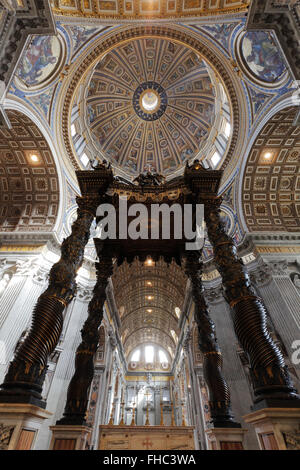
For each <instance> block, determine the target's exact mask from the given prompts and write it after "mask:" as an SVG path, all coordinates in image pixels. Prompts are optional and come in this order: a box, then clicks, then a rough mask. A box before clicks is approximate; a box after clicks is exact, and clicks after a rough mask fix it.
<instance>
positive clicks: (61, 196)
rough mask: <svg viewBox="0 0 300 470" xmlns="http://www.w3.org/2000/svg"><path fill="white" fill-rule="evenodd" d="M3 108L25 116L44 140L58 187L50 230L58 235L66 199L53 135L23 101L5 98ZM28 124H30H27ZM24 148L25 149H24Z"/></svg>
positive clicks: (61, 170) (60, 164)
mask: <svg viewBox="0 0 300 470" xmlns="http://www.w3.org/2000/svg"><path fill="white" fill-rule="evenodd" d="M4 108H5V111H6V113H8V114H9V113H10V112H13V111H15V112H17V113H19V114H20V115H24V116H25V117H27V118H28V119H29V120H30V122H31V123H32V125H33V126H34V127H35V128H37V129H38V131H39V134H40V135H41V137H40V138H41V140H42V141H43V142H44V143H43V144H42V145H43V146H44V147H43V149H42V150H48V151H49V152H50V154H51V158H53V162H54V163H53V168H54V169H55V178H56V180H57V189H58V191H57V192H58V200H57V211H56V215H55V221H54V224H52V228H51V231H52V232H54V233H56V234H57V236H58V237H59V234H60V230H61V227H62V221H63V213H64V210H63V209H64V203H65V199H66V190H65V184H64V181H65V177H64V175H63V168H62V159H61V158H59V155H58V152H57V148H56V145H55V143H54V141H53V136H52V134H51V131H50V129H49V127H48V126H47V125H46V124H45V123H44V122H43V120H41V119H40V116H39V115H37V114H36V113H35V112H34V111H33V110H31V109H30V110H29V109H28V107H26V106H25V105H24V104H23V103H20V102H19V101H16V100H14V99H9V98H7V99H5V101H4ZM29 125H30V124H29ZM24 150H25V149H24ZM29 150H30V149H29ZM49 176H50V173H49Z"/></svg>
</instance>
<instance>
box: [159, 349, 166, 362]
mask: <svg viewBox="0 0 300 470" xmlns="http://www.w3.org/2000/svg"><path fill="white" fill-rule="evenodd" d="M158 354H159V361H160V362H165V363H167V362H169V361H168V358H167V355H166V353H165V352H164V351H163V350H162V349H160V350H159V353H158Z"/></svg>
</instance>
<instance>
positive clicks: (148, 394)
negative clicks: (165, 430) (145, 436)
mask: <svg viewBox="0 0 300 470" xmlns="http://www.w3.org/2000/svg"><path fill="white" fill-rule="evenodd" d="M145 397H146V406H147V408H146V422H145V426H149V425H150V421H149V399H148V397H151V393H149V392H147V393H145Z"/></svg>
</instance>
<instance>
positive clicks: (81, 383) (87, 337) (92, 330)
mask: <svg viewBox="0 0 300 470" xmlns="http://www.w3.org/2000/svg"><path fill="white" fill-rule="evenodd" d="M96 270H97V281H96V284H95V287H94V290H93V297H92V300H91V301H90V303H89V306H88V317H87V320H86V321H85V323H84V325H83V328H82V330H81V336H82V341H81V343H80V345H79V346H78V348H77V351H76V358H75V373H74V375H73V377H72V379H71V382H70V384H69V387H68V394H67V403H66V407H65V411H64V416H63V418H62V419H61V420H59V421H58V422H57V424H59V425H63V424H64V425H65V424H68V425H85V424H86V421H85V415H86V411H87V407H88V398H89V390H90V385H91V383H92V380H93V377H94V357H95V354H96V352H97V348H98V344H99V337H100V325H101V322H102V318H103V307H104V302H105V300H106V293H105V290H106V287H107V284H108V280H109V278H110V276H111V275H112V272H113V261H112V256H111V255H110V254H109V253H107V252H106V253H105V254H103V255H102V256H101V258H100V263H96Z"/></svg>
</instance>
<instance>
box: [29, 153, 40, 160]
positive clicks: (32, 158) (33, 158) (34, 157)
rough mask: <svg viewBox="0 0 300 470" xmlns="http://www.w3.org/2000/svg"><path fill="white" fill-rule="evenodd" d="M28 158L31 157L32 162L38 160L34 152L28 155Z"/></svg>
mask: <svg viewBox="0 0 300 470" xmlns="http://www.w3.org/2000/svg"><path fill="white" fill-rule="evenodd" d="M30 158H31V160H32V161H33V162H38V161H39V157H38V156H37V155H35V154H31V155H30Z"/></svg>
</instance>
